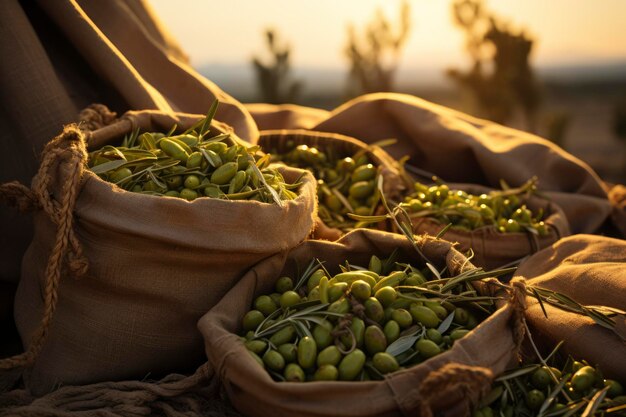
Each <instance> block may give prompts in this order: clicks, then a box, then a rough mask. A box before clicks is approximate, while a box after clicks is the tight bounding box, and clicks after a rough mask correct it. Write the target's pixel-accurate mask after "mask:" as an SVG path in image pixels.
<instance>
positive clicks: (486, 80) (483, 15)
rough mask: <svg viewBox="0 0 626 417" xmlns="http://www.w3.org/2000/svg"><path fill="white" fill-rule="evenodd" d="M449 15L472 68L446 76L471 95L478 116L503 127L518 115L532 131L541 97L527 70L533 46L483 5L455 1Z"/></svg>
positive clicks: (476, 0)
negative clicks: (458, 30)
mask: <svg viewBox="0 0 626 417" xmlns="http://www.w3.org/2000/svg"><path fill="white" fill-rule="evenodd" d="M452 10H453V18H454V22H455V24H456V25H457V26H458V27H459V28H460V29H461V30H462V31H463V32H464V33H465V39H466V50H467V53H468V54H469V56H470V58H471V59H472V66H471V68H469V69H468V70H461V69H450V70H448V75H449V76H450V77H451V78H452V79H453V80H455V81H456V82H457V83H458V84H459V85H460V86H461V87H462V88H464V89H467V90H469V91H470V92H471V94H472V96H473V97H474V101H475V103H476V105H477V106H478V112H479V114H480V116H482V117H486V118H488V119H490V120H493V121H496V122H498V123H506V122H507V121H509V120H510V119H511V117H513V115H514V113H515V111H516V110H518V109H519V110H521V111H522V113H523V115H524V119H525V122H526V127H527V129H528V130H530V131H535V130H536V118H537V110H538V108H539V105H540V102H541V91H540V89H539V86H538V84H537V81H536V79H535V75H534V71H533V69H532V67H531V64H530V54H531V51H532V48H533V44H534V40H533V39H532V38H531V37H529V36H528V35H527V34H526V33H524V31H523V30H522V31H516V30H514V29H512V28H511V27H510V25H508V24H507V23H505V22H504V21H503V20H501V19H500V18H498V17H496V16H495V15H494V14H493V13H492V12H490V11H488V10H486V8H485V6H484V4H483V2H482V0H456V1H455V2H454V3H453V7H452Z"/></svg>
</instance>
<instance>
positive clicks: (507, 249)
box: [411, 184, 570, 270]
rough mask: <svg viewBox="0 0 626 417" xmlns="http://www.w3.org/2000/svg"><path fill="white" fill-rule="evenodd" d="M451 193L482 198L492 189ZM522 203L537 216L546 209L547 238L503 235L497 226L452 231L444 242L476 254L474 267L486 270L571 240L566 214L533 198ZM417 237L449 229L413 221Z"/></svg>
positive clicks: (461, 186)
mask: <svg viewBox="0 0 626 417" xmlns="http://www.w3.org/2000/svg"><path fill="white" fill-rule="evenodd" d="M450 189H453V190H463V191H466V192H468V193H472V194H475V195H480V194H483V193H485V194H486V193H488V192H489V191H491V189H489V188H487V187H482V186H479V185H475V184H450ZM523 203H524V204H526V206H527V207H528V208H529V209H530V210H532V211H533V213H537V212H538V210H539V209H543V212H544V213H545V214H544V223H545V224H546V229H547V232H548V233H547V234H546V235H544V236H538V235H534V234H532V233H500V232H498V230H497V229H496V227H495V226H484V227H481V228H478V229H475V230H460V229H456V228H450V229H449V230H448V231H447V232H446V233H445V235H444V236H443V238H444V239H446V240H449V241H451V242H456V243H458V246H457V247H456V249H457V250H459V251H461V252H463V253H466V252H467V251H469V250H470V249H472V250H473V252H474V257H473V258H472V263H473V264H474V265H476V266H481V267H483V268H485V269H486V270H490V269H496V268H499V267H503V266H504V265H507V264H510V263H511V262H515V261H518V260H521V259H522V258H524V257H526V256H528V255H531V254H533V253H535V252H537V251H538V250H540V249H543V248H545V247H548V246H550V245H552V244H553V243H555V242H556V241H557V240H559V239H560V238H562V237H565V236H569V234H570V230H569V224H568V222H567V218H566V217H565V213H563V210H562V209H561V208H560V207H559V206H558V205H557V204H555V203H554V202H552V201H550V200H546V199H543V198H539V197H537V196H531V197H530V198H527V199H524V200H523ZM411 220H412V224H413V231H414V232H415V234H422V233H426V234H429V235H431V236H436V235H437V234H438V233H439V232H440V231H441V230H442V229H443V228H444V227H445V226H446V225H445V224H441V223H439V222H438V221H436V220H434V219H430V218H427V217H412V218H411Z"/></svg>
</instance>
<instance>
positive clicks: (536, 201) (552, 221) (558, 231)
mask: <svg viewBox="0 0 626 417" xmlns="http://www.w3.org/2000/svg"><path fill="white" fill-rule="evenodd" d="M449 186H450V189H454V190H457V189H458V190H462V191H466V192H467V191H469V192H473V190H477V191H479V192H481V193H486V192H488V191H492V190H493V189H492V188H489V187H485V186H482V185H479V184H460V183H451V184H449ZM523 203H524V204H527V205H529V206H530V208H531V209H532V208H533V207H538V206H544V207H546V208H547V210H546V211H547V213H546V214H547V217H545V219H544V220H543V222H544V223H545V224H546V226H548V228H549V229H548V235H546V236H536V237H537V239H538V241H539V242H540V243H544V242H546V244H545V246H548V245H550V244H552V243H554V242H556V241H557V240H559V239H561V238H563V237H565V236H569V235H570V229H569V224H568V222H567V219H566V218H565V213H563V210H562V209H561V208H560V207H559V206H558V205H557V204H556V203H555V202H554V201H551V200H550V199H547V198H545V199H544V198H541V197H539V196H535V195H531V196H530V197H529V198H527V199H524V200H523ZM413 220H416V221H417V222H418V225H419V223H430V224H432V225H433V226H438V227H440V228H442V229H443V228H444V227H445V226H446V225H445V224H442V223H440V222H438V221H436V220H434V219H432V218H429V217H422V218H413ZM418 225H416V226H415V227H414V229H413V230H414V231H416V232H421V231H422V230H421V229H419V226H418ZM455 234H456V235H459V236H463V237H466V238H467V239H471V236H489V238H497V239H502V240H513V239H519V237H520V236H527V235H528V233H524V232H519V233H500V232H498V231H497V229H496V227H495V226H483V227H480V228H478V229H474V230H469V231H468V230H462V229H456V228H454V227H452V228H450V229H449V230H448V232H446V234H445V237H446V238H449V237H450V236H452V235H455ZM543 247H544V246H542V247H541V248H543Z"/></svg>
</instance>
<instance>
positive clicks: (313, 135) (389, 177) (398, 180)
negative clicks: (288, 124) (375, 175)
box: [258, 129, 407, 240]
mask: <svg viewBox="0 0 626 417" xmlns="http://www.w3.org/2000/svg"><path fill="white" fill-rule="evenodd" d="M288 140H293V141H294V142H296V143H297V144H308V145H310V146H316V147H321V148H324V147H326V146H333V144H335V143H338V144H341V146H342V147H344V148H345V147H347V148H348V149H351V151H350V152H351V153H353V152H358V151H360V150H363V151H365V153H366V155H368V157H370V158H371V160H372V163H373V164H375V165H376V166H377V167H379V168H380V175H381V176H382V177H383V179H384V181H383V190H384V193H385V196H386V197H387V198H388V199H391V200H398V199H400V196H401V195H402V193H403V191H404V190H405V189H406V185H407V184H406V183H405V180H404V178H403V176H402V174H401V173H400V172H399V170H398V168H397V167H396V166H394V165H395V164H396V162H395V160H394V159H393V158H392V157H391V156H390V155H388V154H387V153H386V151H385V150H384V149H382V148H380V147H378V146H374V145H368V144H367V143H365V142H361V141H360V140H358V139H355V138H353V137H350V136H346V135H342V134H339V133H329V132H319V131H314V130H306V129H274V130H263V131H261V132H260V136H259V140H258V144H259V145H260V146H261V148H262V150H264V151H265V152H270V153H271V149H272V147H277V148H278V149H279V150H280V151H281V152H282V151H283V150H284V147H285V144H286V143H285V142H286V141H288ZM316 198H317V195H316ZM318 204H319V202H318ZM342 235H344V232H342V231H341V230H340V229H337V228H334V227H329V226H326V224H324V223H323V222H322V220H321V219H319V218H318V223H317V225H316V227H315V233H314V238H316V239H324V240H336V239H337V238H338V237H341V236H342Z"/></svg>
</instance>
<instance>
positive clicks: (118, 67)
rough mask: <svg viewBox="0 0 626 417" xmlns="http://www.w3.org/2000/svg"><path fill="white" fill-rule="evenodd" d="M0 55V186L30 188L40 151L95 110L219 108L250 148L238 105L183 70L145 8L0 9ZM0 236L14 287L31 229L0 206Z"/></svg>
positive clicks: (72, 1) (133, 0) (123, 2)
mask: <svg viewBox="0 0 626 417" xmlns="http://www.w3.org/2000/svg"><path fill="white" fill-rule="evenodd" d="M211 30H213V29H212V26H211V25H208V26H207V27H206V28H205V31H206V32H207V33H210V32H211ZM209 36H210V35H209ZM0 50H2V51H5V53H4V54H3V58H2V59H1V60H0V103H1V111H0V183H4V182H6V181H13V180H18V181H21V182H22V183H24V184H26V183H30V181H31V179H32V177H33V176H34V175H35V173H36V172H37V167H38V166H39V163H40V161H39V160H38V159H37V158H38V156H39V155H40V154H41V151H42V150H43V148H44V145H45V144H46V143H47V142H48V141H49V140H50V138H52V137H54V136H55V135H56V134H58V132H59V131H60V130H61V129H62V128H63V125H64V124H68V123H72V122H74V121H75V120H76V115H77V114H78V112H79V110H80V109H82V108H84V107H85V106H87V105H89V104H90V103H94V102H100V103H107V105H108V106H109V107H110V108H111V109H112V110H114V111H116V112H118V113H120V114H121V113H123V112H125V111H127V110H131V109H158V110H161V111H165V112H173V111H177V112H187V113H195V114H204V113H206V111H207V110H208V107H209V105H210V104H211V102H213V101H214V100H215V99H219V100H220V103H221V104H220V107H219V109H218V112H217V116H216V118H217V119H218V120H220V121H222V122H225V123H228V125H230V126H232V127H233V128H234V129H235V132H236V133H237V135H238V136H239V137H241V138H242V139H244V140H247V141H250V142H254V141H256V139H257V136H258V131H257V128H256V125H255V123H254V121H253V120H252V118H251V117H250V115H249V113H248V112H247V111H246V109H245V108H244V106H243V105H242V104H241V103H239V102H238V101H237V100H235V99H234V98H233V97H231V96H229V95H228V94H226V93H225V92H224V91H222V90H221V89H220V88H219V87H218V86H216V85H215V84H214V83H212V82H211V81H209V80H207V79H206V78H204V77H203V76H202V75H200V74H199V73H198V72H196V71H195V70H194V69H193V68H192V67H191V66H190V65H189V62H188V60H187V57H186V56H185V53H184V52H182V51H181V48H180V47H179V45H178V44H177V43H176V41H175V40H174V39H173V38H172V36H171V35H170V33H169V31H168V28H166V27H165V26H164V25H162V24H161V22H160V21H159V19H158V17H157V16H155V13H153V11H152V9H151V7H150V4H149V2H147V1H143V0H120V1H90V0H86V1H85V0H57V1H54V2H47V1H18V0H5V1H1V2H0ZM9 52H10V53H9ZM209 78H210V77H209ZM0 230H1V231H2V233H0V247H1V248H3V250H2V251H1V252H0V281H8V282H13V283H16V284H17V282H18V281H19V277H20V260H21V259H22V256H23V255H24V252H25V251H26V248H27V247H28V244H29V243H30V241H31V240H32V234H33V225H32V221H31V219H30V216H27V215H20V214H19V213H17V212H16V211H14V210H10V209H7V208H4V207H0Z"/></svg>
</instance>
